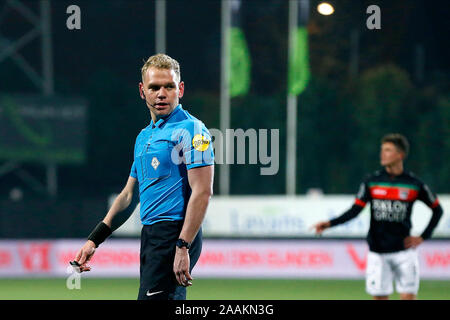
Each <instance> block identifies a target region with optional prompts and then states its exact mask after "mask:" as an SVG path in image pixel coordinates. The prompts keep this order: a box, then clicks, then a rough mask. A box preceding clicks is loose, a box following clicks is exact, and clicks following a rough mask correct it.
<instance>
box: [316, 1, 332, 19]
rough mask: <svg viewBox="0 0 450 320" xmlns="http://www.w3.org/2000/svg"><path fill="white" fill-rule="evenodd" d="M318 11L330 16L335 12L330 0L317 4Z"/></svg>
mask: <svg viewBox="0 0 450 320" xmlns="http://www.w3.org/2000/svg"><path fill="white" fill-rule="evenodd" d="M317 11H318V12H319V13H320V14H322V15H324V16H329V15H331V14H333V13H334V8H333V6H332V5H331V4H329V3H328V2H322V3H320V4H319V5H318V6H317Z"/></svg>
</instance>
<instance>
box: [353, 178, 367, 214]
mask: <svg viewBox="0 0 450 320" xmlns="http://www.w3.org/2000/svg"><path fill="white" fill-rule="evenodd" d="M369 201H370V190H369V186H368V183H367V179H366V180H365V181H363V182H362V183H361V184H360V185H359V190H358V193H357V194H356V198H355V203H354V204H355V205H357V206H360V207H362V208H364V207H365V206H366V204H367V202H369Z"/></svg>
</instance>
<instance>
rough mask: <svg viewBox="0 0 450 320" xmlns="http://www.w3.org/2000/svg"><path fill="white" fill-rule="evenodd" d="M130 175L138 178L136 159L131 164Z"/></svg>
mask: <svg viewBox="0 0 450 320" xmlns="http://www.w3.org/2000/svg"><path fill="white" fill-rule="evenodd" d="M130 177H133V178H135V179H137V171H136V165H135V164H134V161H133V164H132V165H131V171H130Z"/></svg>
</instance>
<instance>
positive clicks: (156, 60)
mask: <svg viewBox="0 0 450 320" xmlns="http://www.w3.org/2000/svg"><path fill="white" fill-rule="evenodd" d="M150 68H157V69H167V70H173V71H175V74H176V76H177V80H178V81H180V80H181V73H180V64H179V63H178V61H177V60H175V59H173V58H171V57H169V56H168V55H166V54H163V53H158V54H155V55H153V56H151V57H150V58H148V59H147V61H145V63H144V65H143V66H142V68H141V76H142V78H144V74H145V73H146V72H147V70H148V69H150Z"/></svg>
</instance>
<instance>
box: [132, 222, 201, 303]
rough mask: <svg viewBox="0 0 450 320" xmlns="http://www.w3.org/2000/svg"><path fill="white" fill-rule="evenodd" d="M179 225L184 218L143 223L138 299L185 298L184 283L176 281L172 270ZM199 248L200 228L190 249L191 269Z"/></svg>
mask: <svg viewBox="0 0 450 320" xmlns="http://www.w3.org/2000/svg"><path fill="white" fill-rule="evenodd" d="M182 227H183V221H162V222H157V223H155V224H152V225H144V226H143V227H142V231H141V253H140V260H141V261H140V263H141V264H140V287H139V294H138V300H185V299H186V287H183V286H180V285H179V284H178V282H177V280H176V278H175V274H174V272H173V262H174V258H175V250H176V242H177V240H178V237H179V235H180V232H181V228H182ZM201 250H202V230H201V229H200V230H199V232H198V234H197V236H196V237H195V239H194V241H193V242H192V244H191V248H190V249H189V257H190V272H192V269H193V268H194V266H195V264H196V263H197V260H198V258H199V257H200V252H201Z"/></svg>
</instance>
